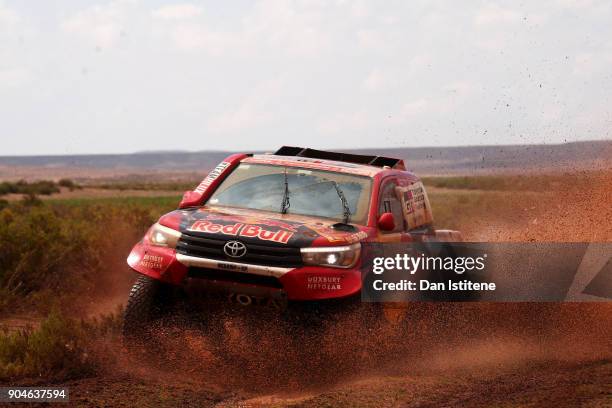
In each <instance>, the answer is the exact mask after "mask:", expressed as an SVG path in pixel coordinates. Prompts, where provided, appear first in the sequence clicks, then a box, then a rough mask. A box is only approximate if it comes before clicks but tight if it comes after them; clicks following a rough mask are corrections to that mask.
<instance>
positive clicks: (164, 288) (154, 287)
mask: <svg viewBox="0 0 612 408" xmlns="http://www.w3.org/2000/svg"><path fill="white" fill-rule="evenodd" d="M172 292H173V288H172V287H171V286H170V285H167V284H164V283H162V282H160V281H158V280H155V279H152V278H149V277H148V276H144V275H142V276H139V277H138V279H137V280H136V282H135V283H134V286H132V290H131V291H130V295H129V298H128V302H127V306H126V307H125V313H124V315H123V330H122V332H123V337H124V339H126V340H136V341H138V340H142V339H143V338H144V337H145V335H146V334H147V332H148V331H149V329H150V328H151V325H152V324H153V323H154V322H155V320H157V319H159V318H160V317H161V316H162V313H163V312H164V310H165V309H166V308H167V306H169V304H170V301H171V300H172V297H173V296H172Z"/></svg>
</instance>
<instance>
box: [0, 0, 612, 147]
mask: <svg viewBox="0 0 612 408" xmlns="http://www.w3.org/2000/svg"><path fill="white" fill-rule="evenodd" d="M611 94H612V2H610V1H602V2H598V1H589V0H577V1H571V0H556V1H522V2H518V1H517V2H498V3H494V2H491V1H486V2H485V1H483V2H459V1H448V2H439V1H403V0H401V1H384V2H381V1H344V0H337V1H331V0H330V1H318V0H309V1H305V0H304V1H267V0H266V1H252V2H250V1H232V2H230V1H222V2H221V1H201V2H197V1H192V2H171V1H159V0H158V1H139V0H117V1H103V0H98V1H83V0H79V1H77V0H66V1H59V0H57V1H40V0H29V1H27V0H19V1H8V0H4V1H3V0H0V155H14V154H73V153H117V152H133V151H145V150H205V149H231V150H250V149H272V148H274V147H276V146H279V145H282V144H294V145H309V146H311V147H318V148H334V147H336V148H349V147H351V148H353V147H373V146H380V147H385V146H432V145H434V146H440V145H467V144H502V143H503V144H516V143H559V142H563V141H575V140H592V139H610V138H612V133H611V129H612V106H611Z"/></svg>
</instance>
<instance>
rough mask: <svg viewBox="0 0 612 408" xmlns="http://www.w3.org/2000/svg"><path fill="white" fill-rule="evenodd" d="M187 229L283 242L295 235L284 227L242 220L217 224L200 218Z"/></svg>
mask: <svg viewBox="0 0 612 408" xmlns="http://www.w3.org/2000/svg"><path fill="white" fill-rule="evenodd" d="M187 229H188V230H189V231H199V232H207V233H209V234H224V235H230V236H233V237H244V238H257V239H261V240H263V241H272V242H278V243H281V244H286V243H287V242H289V239H291V237H292V236H293V232H290V231H285V230H282V229H281V230H277V231H270V230H267V229H264V228H262V227H261V226H259V225H252V224H244V223H241V222H237V223H234V224H227V225H222V224H215V223H213V222H211V221H209V220H198V221H196V222H194V223H193V224H192V225H191V227H189V228H187Z"/></svg>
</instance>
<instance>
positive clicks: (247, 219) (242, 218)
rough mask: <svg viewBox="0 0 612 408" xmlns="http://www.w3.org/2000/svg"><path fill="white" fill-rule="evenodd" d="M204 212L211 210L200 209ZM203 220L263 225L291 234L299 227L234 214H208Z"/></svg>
mask: <svg viewBox="0 0 612 408" xmlns="http://www.w3.org/2000/svg"><path fill="white" fill-rule="evenodd" d="M204 211H206V212H211V211H212V209H209V208H206V209H202V212H204ZM204 219H207V220H217V221H229V222H235V221H240V222H243V223H245V224H258V225H265V226H268V227H277V228H282V229H284V230H287V231H292V232H297V228H298V227H299V224H298V225H296V224H289V223H287V222H284V221H280V220H270V219H265V218H264V219H262V218H258V217H252V216H244V215H234V214H232V215H225V214H215V213H209V214H207V215H206V216H205V217H204Z"/></svg>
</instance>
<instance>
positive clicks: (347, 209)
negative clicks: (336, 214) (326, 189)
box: [330, 180, 351, 224]
mask: <svg viewBox="0 0 612 408" xmlns="http://www.w3.org/2000/svg"><path fill="white" fill-rule="evenodd" d="M330 181H331V180H330ZM332 184H333V185H334V188H335V189H336V193H338V197H340V201H341V202H342V211H343V213H344V214H343V215H344V219H343V221H342V222H344V223H345V224H348V223H349V221H350V219H351V208H350V207H349V203H348V201H347V200H346V197H345V196H344V193H343V192H342V190H341V189H340V186H339V185H338V183H336V182H335V181H332Z"/></svg>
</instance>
